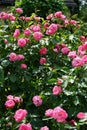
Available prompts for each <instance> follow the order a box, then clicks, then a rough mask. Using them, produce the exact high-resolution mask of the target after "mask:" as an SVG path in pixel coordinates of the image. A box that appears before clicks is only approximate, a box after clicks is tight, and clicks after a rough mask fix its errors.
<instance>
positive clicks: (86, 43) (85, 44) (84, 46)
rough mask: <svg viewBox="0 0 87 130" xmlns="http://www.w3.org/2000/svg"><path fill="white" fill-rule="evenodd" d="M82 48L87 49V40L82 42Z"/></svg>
mask: <svg viewBox="0 0 87 130" xmlns="http://www.w3.org/2000/svg"><path fill="white" fill-rule="evenodd" d="M83 50H87V42H85V43H84V44H83Z"/></svg>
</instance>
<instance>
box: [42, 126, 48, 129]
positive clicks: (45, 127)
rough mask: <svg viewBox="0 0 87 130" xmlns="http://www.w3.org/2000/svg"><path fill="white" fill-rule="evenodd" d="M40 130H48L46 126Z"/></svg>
mask: <svg viewBox="0 0 87 130" xmlns="http://www.w3.org/2000/svg"><path fill="white" fill-rule="evenodd" d="M40 130H49V128H48V127H47V126H44V127H41V128H40Z"/></svg>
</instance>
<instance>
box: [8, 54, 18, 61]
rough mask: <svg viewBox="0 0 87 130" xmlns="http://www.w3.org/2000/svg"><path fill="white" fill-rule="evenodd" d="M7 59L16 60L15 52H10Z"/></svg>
mask: <svg viewBox="0 0 87 130" xmlns="http://www.w3.org/2000/svg"><path fill="white" fill-rule="evenodd" d="M9 60H10V61H16V60H17V55H16V54H15V53H13V52H12V53H10V55H9Z"/></svg>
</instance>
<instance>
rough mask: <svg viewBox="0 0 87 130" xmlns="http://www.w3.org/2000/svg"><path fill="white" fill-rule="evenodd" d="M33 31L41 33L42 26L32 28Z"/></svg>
mask: <svg viewBox="0 0 87 130" xmlns="http://www.w3.org/2000/svg"><path fill="white" fill-rule="evenodd" d="M32 31H33V32H39V31H40V25H37V26H35V25H34V26H33V28H32Z"/></svg>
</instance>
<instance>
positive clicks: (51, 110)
mask: <svg viewBox="0 0 87 130" xmlns="http://www.w3.org/2000/svg"><path fill="white" fill-rule="evenodd" d="M52 115H53V109H48V110H46V111H45V116H50V117H52Z"/></svg>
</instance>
